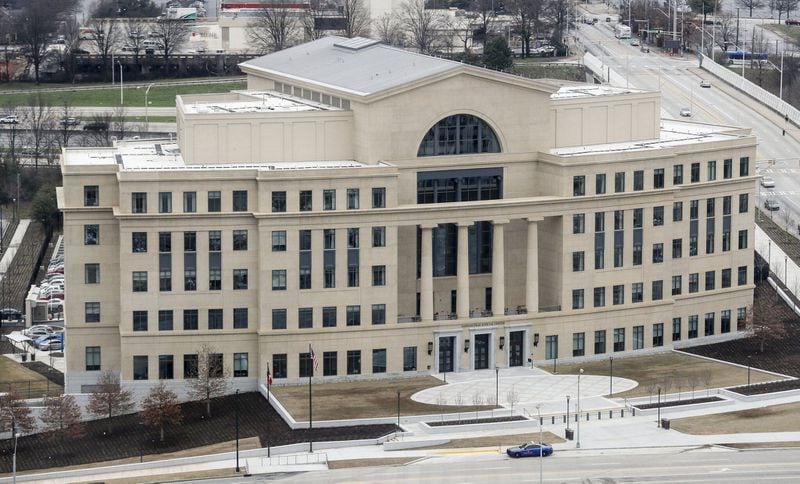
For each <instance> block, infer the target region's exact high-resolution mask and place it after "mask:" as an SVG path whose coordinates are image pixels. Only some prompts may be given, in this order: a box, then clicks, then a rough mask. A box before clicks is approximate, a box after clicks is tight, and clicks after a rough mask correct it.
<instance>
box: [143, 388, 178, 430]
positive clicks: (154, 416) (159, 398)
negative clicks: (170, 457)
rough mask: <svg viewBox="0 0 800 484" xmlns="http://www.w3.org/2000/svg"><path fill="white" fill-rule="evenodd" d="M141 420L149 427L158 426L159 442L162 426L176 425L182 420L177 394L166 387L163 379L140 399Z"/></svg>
mask: <svg viewBox="0 0 800 484" xmlns="http://www.w3.org/2000/svg"><path fill="white" fill-rule="evenodd" d="M139 416H140V417H141V418H142V422H144V424H145V425H147V426H149V427H158V432H159V435H160V437H161V439H160V440H161V442H164V426H165V425H168V424H172V425H177V424H179V423H181V420H183V414H182V413H181V406H180V404H179V403H178V395H176V394H175V392H173V391H172V390H170V389H168V388H167V385H166V383H164V382H163V381H162V382H161V383H159V384H158V385H156V386H154V387H153V388H151V389H150V393H149V394H148V395H147V397H145V399H144V400H143V401H142V411H141V412H139Z"/></svg>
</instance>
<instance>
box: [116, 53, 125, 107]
mask: <svg viewBox="0 0 800 484" xmlns="http://www.w3.org/2000/svg"><path fill="white" fill-rule="evenodd" d="M117 64H119V105H120V106H122V105H123V104H124V101H125V98H124V94H123V91H122V87H123V86H122V61H117Z"/></svg>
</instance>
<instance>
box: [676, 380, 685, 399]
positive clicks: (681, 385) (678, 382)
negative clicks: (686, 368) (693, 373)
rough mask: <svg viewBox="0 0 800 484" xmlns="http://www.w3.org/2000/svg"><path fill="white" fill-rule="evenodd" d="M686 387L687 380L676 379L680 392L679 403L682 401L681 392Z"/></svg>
mask: <svg viewBox="0 0 800 484" xmlns="http://www.w3.org/2000/svg"><path fill="white" fill-rule="evenodd" d="M684 385H686V379H685V378H675V389H676V390H678V401H680V400H681V390H682V389H683V388H684Z"/></svg>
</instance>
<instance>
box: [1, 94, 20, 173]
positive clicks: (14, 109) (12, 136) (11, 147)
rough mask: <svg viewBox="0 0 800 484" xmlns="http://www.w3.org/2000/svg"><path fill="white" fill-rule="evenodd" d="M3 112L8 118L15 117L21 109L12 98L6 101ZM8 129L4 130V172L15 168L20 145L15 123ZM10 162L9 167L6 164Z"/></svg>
mask: <svg viewBox="0 0 800 484" xmlns="http://www.w3.org/2000/svg"><path fill="white" fill-rule="evenodd" d="M3 111H4V112H5V114H6V115H8V116H17V115H18V114H20V111H21V108H20V107H19V106H18V105H17V101H16V100H14V99H13V96H12V97H11V99H10V100H9V101H6V103H5V105H4V106H3ZM7 126H8V127H7V128H5V129H4V131H6V132H7V135H6V139H7V141H6V148H7V149H8V155H7V156H6V157H5V159H4V165H5V168H6V170H8V169H9V168H11V167H14V168H16V167H17V156H18V153H17V148H18V147H19V144H20V141H21V140H20V136H19V135H20V130H19V128H18V127H17V124H16V123H12V124H9V125H7ZM23 132H24V131H23ZM9 161H10V162H11V164H10V165H9V163H8V162H9Z"/></svg>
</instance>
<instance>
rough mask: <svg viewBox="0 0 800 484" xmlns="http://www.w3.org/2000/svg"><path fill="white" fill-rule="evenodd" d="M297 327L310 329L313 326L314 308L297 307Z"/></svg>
mask: <svg viewBox="0 0 800 484" xmlns="http://www.w3.org/2000/svg"><path fill="white" fill-rule="evenodd" d="M297 327H298V328H300V329H310V328H313V327H314V308H298V309H297Z"/></svg>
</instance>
